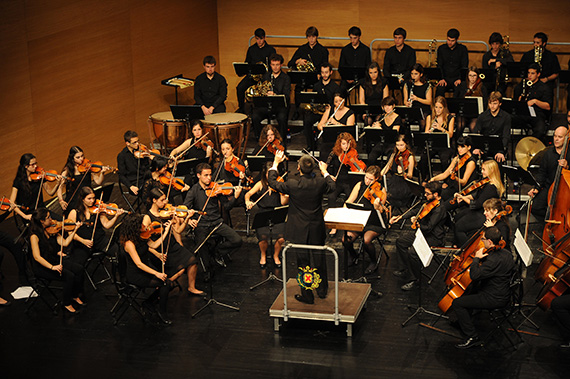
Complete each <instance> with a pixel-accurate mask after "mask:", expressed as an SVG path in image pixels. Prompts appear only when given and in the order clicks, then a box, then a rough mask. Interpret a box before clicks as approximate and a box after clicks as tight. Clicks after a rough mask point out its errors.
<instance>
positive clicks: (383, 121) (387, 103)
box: [368, 96, 404, 165]
mask: <svg viewBox="0 0 570 379" xmlns="http://www.w3.org/2000/svg"><path fill="white" fill-rule="evenodd" d="M382 110H383V111H384V115H382V117H381V118H380V120H378V121H374V123H373V124H372V127H375V128H381V129H384V130H390V129H392V130H395V131H397V132H398V134H404V133H403V131H404V122H403V121H402V118H401V117H400V115H399V114H398V113H396V100H395V99H394V98H393V97H392V96H388V97H385V98H384V99H382ZM393 148H394V145H393V144H390V145H388V144H383V143H382V142H380V141H377V142H376V144H375V145H374V147H373V148H372V150H371V151H370V154H368V164H369V165H373V164H376V161H377V160H378V158H382V157H383V156H385V155H387V154H389V153H390V151H392V150H393Z"/></svg>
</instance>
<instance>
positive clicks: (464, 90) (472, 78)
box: [453, 66, 487, 133]
mask: <svg viewBox="0 0 570 379" xmlns="http://www.w3.org/2000/svg"><path fill="white" fill-rule="evenodd" d="M468 96H469V97H481V98H483V104H485V103H486V102H487V87H485V85H484V84H483V79H482V78H481V74H480V72H479V69H478V68H477V67H475V66H471V67H469V69H468V70H467V78H466V80H465V81H463V82H461V84H459V85H458V86H457V89H456V91H454V92H453V97H454V98H456V99H464V98H465V97H468ZM476 120H477V118H466V117H465V122H466V124H467V126H469V130H473V128H475V121H476ZM463 125H465V124H463ZM460 132H461V133H462V132H463V128H462V129H461V130H460Z"/></svg>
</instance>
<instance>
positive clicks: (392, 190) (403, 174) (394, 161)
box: [380, 134, 416, 207]
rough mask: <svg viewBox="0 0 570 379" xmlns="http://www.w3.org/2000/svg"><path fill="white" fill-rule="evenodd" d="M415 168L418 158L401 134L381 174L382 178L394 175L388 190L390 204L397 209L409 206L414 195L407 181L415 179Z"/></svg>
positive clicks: (389, 182)
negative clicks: (388, 174)
mask: <svg viewBox="0 0 570 379" xmlns="http://www.w3.org/2000/svg"><path fill="white" fill-rule="evenodd" d="M415 166H416V158H415V156H414V154H413V152H412V151H411V150H410V148H409V145H408V143H407V142H406V137H405V136H404V135H403V134H400V135H399V136H398V138H397V139H396V147H394V151H393V152H392V155H391V156H390V159H389V160H388V162H387V163H386V165H385V166H384V168H383V169H382V172H381V173H380V176H384V175H386V174H387V173H388V172H391V173H392V177H391V178H390V179H389V180H388V188H387V190H388V202H390V204H392V205H394V206H396V207H403V206H406V205H409V203H410V200H411V199H412V197H413V194H412V192H411V190H410V186H409V185H408V183H407V182H406V179H412V178H413V176H414V167H415Z"/></svg>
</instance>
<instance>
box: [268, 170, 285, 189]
mask: <svg viewBox="0 0 570 379" xmlns="http://www.w3.org/2000/svg"><path fill="white" fill-rule="evenodd" d="M285 175H287V173H285V174H284V175H283V176H278V177H277V179H275V180H276V181H278V182H281V183H285ZM269 191H272V192H279V191H277V190H276V189H274V188H271V186H270V187H269Z"/></svg>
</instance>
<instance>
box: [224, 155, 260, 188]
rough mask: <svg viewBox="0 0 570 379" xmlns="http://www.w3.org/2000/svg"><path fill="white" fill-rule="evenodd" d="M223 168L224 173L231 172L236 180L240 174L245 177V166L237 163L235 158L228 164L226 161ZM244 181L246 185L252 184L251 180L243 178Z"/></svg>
mask: <svg viewBox="0 0 570 379" xmlns="http://www.w3.org/2000/svg"><path fill="white" fill-rule="evenodd" d="M224 168H225V169H226V171H228V172H231V173H232V174H234V176H235V177H236V178H239V176H240V174H241V173H243V174H244V175H246V172H245V166H244V165H242V164H240V163H239V160H238V158H237V157H236V156H234V157H233V158H232V159H231V160H230V161H229V162H228V161H227V160H226V161H225V163H224ZM244 179H245V181H247V182H248V183H253V178H251V177H248V176H247V175H246V176H245V178H244Z"/></svg>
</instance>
